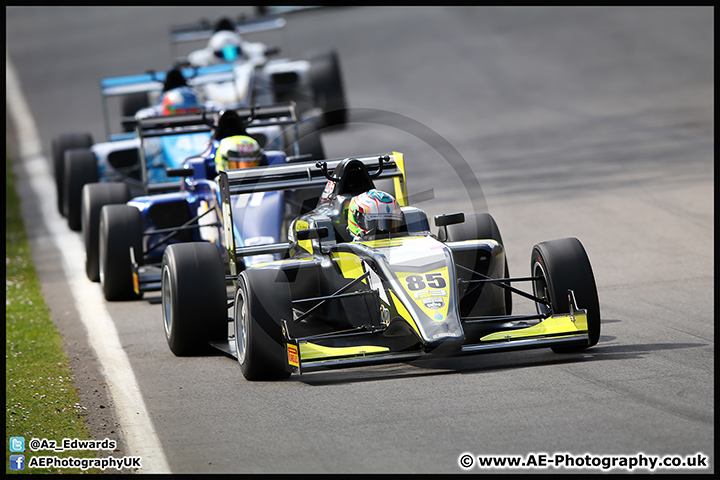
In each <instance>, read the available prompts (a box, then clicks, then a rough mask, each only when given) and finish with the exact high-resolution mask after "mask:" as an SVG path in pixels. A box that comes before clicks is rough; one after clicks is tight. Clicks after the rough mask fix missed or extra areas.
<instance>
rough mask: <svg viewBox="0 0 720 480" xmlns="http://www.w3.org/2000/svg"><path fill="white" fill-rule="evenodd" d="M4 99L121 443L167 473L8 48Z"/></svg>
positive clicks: (145, 464) (148, 468)
mask: <svg viewBox="0 0 720 480" xmlns="http://www.w3.org/2000/svg"><path fill="white" fill-rule="evenodd" d="M5 58H6V80H7V87H6V90H5V92H6V100H7V110H8V113H9V114H10V118H11V120H12V122H13V124H14V125H15V128H16V129H17V134H18V140H19V145H20V157H21V161H22V165H23V166H24V168H25V170H26V172H27V178H28V179H29V180H30V184H31V186H32V188H33V190H34V191H35V194H36V196H37V198H38V200H39V201H40V202H39V205H40V210H41V214H42V217H43V221H44V224H45V225H46V226H47V228H48V231H49V234H50V238H52V240H53V241H54V242H55V245H56V246H57V248H58V250H59V251H60V254H61V257H62V263H63V269H64V270H65V277H66V278H67V282H68V285H69V287H70V291H71V292H72V294H73V297H74V298H75V306H76V307H77V310H78V312H79V314H80V320H82V322H83V324H84V325H85V328H87V332H88V339H89V342H90V345H91V346H92V348H93V350H94V351H95V354H96V355H97V357H98V360H99V361H100V366H101V369H102V371H103V373H104V375H105V378H106V381H107V385H108V387H109V388H110V394H111V396H112V399H113V401H114V403H115V407H116V414H117V416H118V420H119V422H120V426H121V429H122V431H123V434H124V436H125V442H126V444H127V447H128V449H129V452H127V455H132V456H140V457H142V460H141V462H142V470H141V471H140V472H139V473H171V472H170V467H169V465H168V463H167V459H166V458H165V453H164V452H163V450H162V447H161V445H160V441H159V439H158V437H157V435H156V434H155V429H154V428H153V425H152V421H151V420H150V416H149V415H148V412H147V409H146V408H145V402H144V401H143V398H142V395H141V394H140V389H139V387H138V384H137V381H136V380H135V374H134V373H133V371H132V367H131V366H130V361H129V360H128V358H127V355H126V354H125V351H124V350H123V349H122V345H121V344H120V338H119V337H118V333H117V330H116V329H115V324H114V323H113V321H112V318H111V317H110V314H109V313H108V311H107V309H106V308H105V303H104V300H103V297H102V291H101V289H100V286H99V285H98V284H96V283H92V282H90V281H89V280H88V279H87V276H86V274H85V265H84V259H85V247H84V245H83V244H82V241H81V238H80V236H79V235H78V234H77V233H76V232H73V231H71V230H70V229H69V228H68V226H67V222H65V221H64V219H63V218H62V217H61V216H60V214H59V213H58V211H57V206H56V203H55V196H54V195H51V194H49V193H51V192H54V191H55V181H54V179H53V176H52V174H51V172H50V168H49V162H48V161H47V159H46V158H45V157H43V155H42V147H41V143H40V139H39V138H38V133H37V128H36V127H35V121H34V119H33V117H32V115H31V114H30V109H29V108H28V105H27V102H26V101H25V97H24V95H23V92H22V90H21V88H20V83H19V79H18V77H17V74H16V72H15V69H14V67H13V65H12V63H11V62H10V55H9V53H8V52H7V51H6V52H5Z"/></svg>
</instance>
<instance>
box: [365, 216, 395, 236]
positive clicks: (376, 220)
mask: <svg viewBox="0 0 720 480" xmlns="http://www.w3.org/2000/svg"><path fill="white" fill-rule="evenodd" d="M401 222H402V215H396V214H388V213H375V214H373V213H365V214H362V215H361V216H360V218H359V219H358V224H359V225H360V228H362V229H363V230H365V231H367V232H369V231H371V230H375V231H376V232H397V230H398V228H399V227H400V223H401Z"/></svg>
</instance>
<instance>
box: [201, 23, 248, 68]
mask: <svg viewBox="0 0 720 480" xmlns="http://www.w3.org/2000/svg"><path fill="white" fill-rule="evenodd" d="M208 47H209V48H210V50H212V52H213V54H214V55H215V56H216V57H217V58H218V59H220V60H224V61H226V62H232V61H235V60H237V59H238V58H239V57H240V56H241V55H242V40H241V38H240V35H238V34H237V33H235V32H234V31H230V30H220V31H218V32H215V33H213V35H212V37H210V41H209V42H208Z"/></svg>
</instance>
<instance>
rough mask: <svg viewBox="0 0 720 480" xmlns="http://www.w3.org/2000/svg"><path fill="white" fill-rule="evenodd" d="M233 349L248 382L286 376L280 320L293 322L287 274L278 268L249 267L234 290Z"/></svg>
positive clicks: (288, 374)
mask: <svg viewBox="0 0 720 480" xmlns="http://www.w3.org/2000/svg"><path fill="white" fill-rule="evenodd" d="M234 316H235V322H234V323H235V349H236V352H237V358H238V362H239V363H240V368H241V370H242V373H243V376H244V377H245V378H246V379H247V380H250V381H256V380H276V379H282V378H288V377H289V376H290V372H289V371H287V370H286V369H285V364H286V353H285V348H286V347H285V340H284V337H283V334H282V327H281V326H280V320H281V319H284V320H288V321H292V303H291V300H290V288H289V286H288V283H287V277H285V274H284V273H283V272H282V271H279V270H262V269H248V270H244V271H243V272H242V273H240V275H239V276H238V281H237V288H236V290H235V315H234Z"/></svg>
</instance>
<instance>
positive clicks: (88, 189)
mask: <svg viewBox="0 0 720 480" xmlns="http://www.w3.org/2000/svg"><path fill="white" fill-rule="evenodd" d="M129 200H130V188H129V187H128V186H127V185H126V184H124V183H104V182H103V183H87V184H85V186H84V187H83V190H82V201H81V205H80V211H81V215H80V229H81V230H82V237H83V242H84V243H85V273H86V274H87V277H88V278H89V279H90V280H91V281H93V282H98V281H100V259H99V253H98V248H99V247H98V245H99V242H100V209H101V208H102V207H103V206H105V205H116V204H124V203H126V202H127V201H129Z"/></svg>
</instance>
